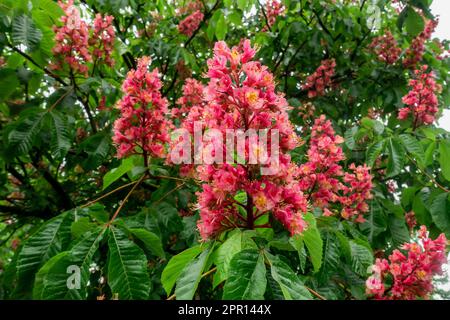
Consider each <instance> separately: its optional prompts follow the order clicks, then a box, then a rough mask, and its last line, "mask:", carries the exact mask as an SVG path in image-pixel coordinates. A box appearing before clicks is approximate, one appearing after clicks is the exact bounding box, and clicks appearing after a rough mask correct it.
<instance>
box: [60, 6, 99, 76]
mask: <svg viewBox="0 0 450 320" xmlns="http://www.w3.org/2000/svg"><path fill="white" fill-rule="evenodd" d="M58 3H59V6H60V7H61V8H62V9H63V10H64V13H65V16H62V17H61V22H62V23H63V26H61V27H57V26H53V30H54V31H55V33H56V35H55V41H56V44H55V46H54V47H53V49H52V51H53V54H54V55H55V57H56V58H57V59H58V61H57V62H56V63H55V64H53V65H52V66H51V67H52V68H53V69H55V70H57V69H61V68H62V67H63V65H64V63H66V64H68V65H69V67H70V68H71V69H72V70H73V72H75V73H82V74H87V71H88V68H87V66H86V62H88V61H92V56H91V54H90V53H89V27H88V25H87V24H86V22H85V21H83V20H81V17H80V11H79V10H78V9H77V8H76V7H75V6H74V5H73V0H69V1H68V3H67V4H65V3H63V2H61V1H59V2H58Z"/></svg>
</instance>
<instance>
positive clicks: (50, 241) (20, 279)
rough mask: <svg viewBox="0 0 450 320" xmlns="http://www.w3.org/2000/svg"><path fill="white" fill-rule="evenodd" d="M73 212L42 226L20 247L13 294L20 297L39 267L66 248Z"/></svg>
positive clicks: (31, 281)
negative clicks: (15, 285)
mask: <svg viewBox="0 0 450 320" xmlns="http://www.w3.org/2000/svg"><path fill="white" fill-rule="evenodd" d="M72 221H73V211H67V212H65V213H63V214H61V215H59V216H56V217H55V218H53V219H51V220H49V221H47V222H46V223H45V224H43V225H42V226H41V227H40V228H39V230H38V231H37V232H36V233H35V234H33V235H32V236H31V237H30V238H29V239H28V240H27V242H26V243H25V244H24V246H23V247H22V250H21V251H20V253H19V255H18V257H17V266H16V268H17V287H16V289H15V293H16V294H18V295H21V294H22V292H24V290H26V288H29V287H30V286H31V285H32V284H33V281H34V276H35V273H36V272H37V271H38V269H39V267H40V266H41V265H42V264H44V263H45V262H46V261H48V260H49V259H50V258H51V257H53V256H55V255H56V254H58V253H59V252H61V251H64V249H65V248H67V246H68V244H69V241H70V238H71V232H70V225H71V223H72Z"/></svg>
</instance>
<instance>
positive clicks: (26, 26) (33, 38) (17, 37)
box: [12, 14, 42, 51]
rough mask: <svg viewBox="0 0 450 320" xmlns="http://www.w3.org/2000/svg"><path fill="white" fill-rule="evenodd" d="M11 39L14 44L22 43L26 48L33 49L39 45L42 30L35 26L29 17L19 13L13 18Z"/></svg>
mask: <svg viewBox="0 0 450 320" xmlns="http://www.w3.org/2000/svg"><path fill="white" fill-rule="evenodd" d="M12 39H13V41H14V43H15V44H23V45H25V46H27V48H28V50H30V51H33V50H34V49H36V48H37V47H38V46H39V43H40V41H41V39H42V31H41V30H40V29H38V28H37V27H36V25H35V23H34V22H33V20H32V19H31V18H30V17H28V16H26V15H25V14H21V15H20V16H17V17H15V18H14V20H13V23H12Z"/></svg>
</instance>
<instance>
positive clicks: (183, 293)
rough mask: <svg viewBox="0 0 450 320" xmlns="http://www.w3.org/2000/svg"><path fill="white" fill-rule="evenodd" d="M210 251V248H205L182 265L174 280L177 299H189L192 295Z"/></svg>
mask: <svg viewBox="0 0 450 320" xmlns="http://www.w3.org/2000/svg"><path fill="white" fill-rule="evenodd" d="M210 252H211V250H209V249H206V250H205V251H203V252H202V253H201V254H200V256H198V257H197V258H195V259H194V260H192V261H191V262H190V263H189V264H188V265H186V267H184V269H183V271H182V272H181V274H180V276H179V277H178V279H177V282H176V283H177V285H176V288H175V294H176V296H177V300H191V299H192V298H193V297H194V294H195V291H196V290H197V287H198V284H199V282H200V279H201V277H202V273H203V271H204V269H205V264H206V262H207V260H208V257H209V254H210Z"/></svg>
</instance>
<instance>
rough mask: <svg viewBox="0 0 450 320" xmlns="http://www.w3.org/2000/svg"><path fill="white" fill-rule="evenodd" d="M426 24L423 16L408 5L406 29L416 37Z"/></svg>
mask: <svg viewBox="0 0 450 320" xmlns="http://www.w3.org/2000/svg"><path fill="white" fill-rule="evenodd" d="M424 26H425V23H424V21H423V18H422V17H421V16H420V15H419V14H418V13H417V12H416V11H415V10H414V9H413V8H411V7H408V11H407V12H406V19H405V27H406V31H407V32H408V33H409V34H410V35H411V36H413V37H415V36H417V35H418V34H419V33H421V32H422V30H423V28H424Z"/></svg>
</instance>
